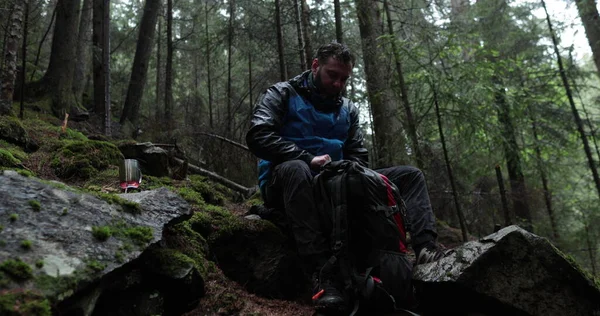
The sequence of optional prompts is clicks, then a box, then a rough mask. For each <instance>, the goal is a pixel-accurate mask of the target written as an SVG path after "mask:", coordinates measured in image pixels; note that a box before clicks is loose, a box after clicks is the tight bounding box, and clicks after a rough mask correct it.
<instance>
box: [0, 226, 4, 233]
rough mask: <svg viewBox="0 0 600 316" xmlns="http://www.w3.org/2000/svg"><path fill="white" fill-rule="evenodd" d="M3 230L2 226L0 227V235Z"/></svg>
mask: <svg viewBox="0 0 600 316" xmlns="http://www.w3.org/2000/svg"><path fill="white" fill-rule="evenodd" d="M3 230H4V226H2V225H0V233H1V232H2V231H3Z"/></svg>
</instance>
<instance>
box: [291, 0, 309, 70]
mask: <svg viewBox="0 0 600 316" xmlns="http://www.w3.org/2000/svg"><path fill="white" fill-rule="evenodd" d="M294 13H295V16H296V32H297V34H298V53H299V54H300V72H303V71H305V70H306V69H308V67H307V65H306V55H305V54H304V35H303V34H302V13H301V9H300V4H299V2H298V0H294Z"/></svg>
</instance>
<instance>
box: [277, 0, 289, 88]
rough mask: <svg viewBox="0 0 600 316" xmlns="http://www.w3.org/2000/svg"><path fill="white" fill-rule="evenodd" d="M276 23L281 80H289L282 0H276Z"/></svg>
mask: <svg viewBox="0 0 600 316" xmlns="http://www.w3.org/2000/svg"><path fill="white" fill-rule="evenodd" d="M275 23H276V27H277V53H278V55H279V74H280V80H281V81H285V80H287V77H288V76H287V69H286V68H285V53H284V48H283V29H282V28H283V26H282V25H281V0H275Z"/></svg>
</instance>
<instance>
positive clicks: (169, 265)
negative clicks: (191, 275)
mask: <svg viewBox="0 0 600 316" xmlns="http://www.w3.org/2000/svg"><path fill="white" fill-rule="evenodd" d="M147 258H148V259H147V260H148V261H147V264H149V265H150V266H151V267H152V268H153V269H157V270H159V271H161V272H163V273H165V274H166V275H174V274H177V272H178V271H179V270H180V269H182V268H183V269H185V268H189V267H190V266H194V267H195V266H196V262H195V261H194V260H193V259H192V258H190V257H188V256H186V255H185V254H183V253H181V252H180V251H177V250H175V249H165V248H162V249H154V250H153V251H151V252H150V253H149V255H148V257H147Z"/></svg>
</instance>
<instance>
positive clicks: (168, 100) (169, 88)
mask: <svg viewBox="0 0 600 316" xmlns="http://www.w3.org/2000/svg"><path fill="white" fill-rule="evenodd" d="M165 121H166V127H167V132H168V133H171V131H172V130H173V125H172V124H173V0H167V67H166V70H165Z"/></svg>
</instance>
